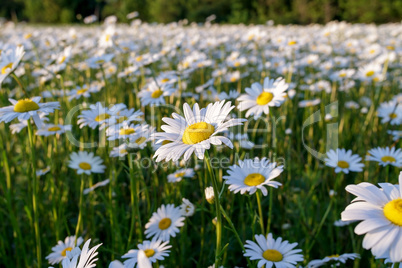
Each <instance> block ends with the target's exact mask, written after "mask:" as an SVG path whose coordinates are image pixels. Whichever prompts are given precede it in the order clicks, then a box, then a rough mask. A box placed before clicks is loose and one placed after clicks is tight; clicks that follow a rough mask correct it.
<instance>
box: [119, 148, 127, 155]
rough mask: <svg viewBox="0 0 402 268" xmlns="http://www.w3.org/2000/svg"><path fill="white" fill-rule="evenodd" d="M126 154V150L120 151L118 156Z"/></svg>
mask: <svg viewBox="0 0 402 268" xmlns="http://www.w3.org/2000/svg"><path fill="white" fill-rule="evenodd" d="M126 153H128V152H127V150H126V149H121V150H120V154H126Z"/></svg>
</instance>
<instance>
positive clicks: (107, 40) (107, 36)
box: [105, 34, 110, 42]
mask: <svg viewBox="0 0 402 268" xmlns="http://www.w3.org/2000/svg"><path fill="white" fill-rule="evenodd" d="M109 40H110V34H107V35H106V36H105V41H106V42H109Z"/></svg>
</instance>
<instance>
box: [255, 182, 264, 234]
mask: <svg viewBox="0 0 402 268" xmlns="http://www.w3.org/2000/svg"><path fill="white" fill-rule="evenodd" d="M255 195H256V197H257V205H258V214H259V216H260V217H259V218H260V225H261V233H262V234H263V235H264V236H265V228H264V217H263V215H262V206H261V193H260V191H258V190H257V192H256V193H255Z"/></svg>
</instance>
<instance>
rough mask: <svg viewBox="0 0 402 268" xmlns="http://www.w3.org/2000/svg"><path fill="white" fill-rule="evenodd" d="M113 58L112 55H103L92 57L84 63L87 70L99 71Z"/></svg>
mask: <svg viewBox="0 0 402 268" xmlns="http://www.w3.org/2000/svg"><path fill="white" fill-rule="evenodd" d="M113 57H114V55H113V54H104V55H101V56H94V57H92V58H89V59H87V60H86V63H87V64H88V66H89V68H92V69H99V68H100V67H101V66H103V65H104V64H105V63H109V62H111V60H112V59H113Z"/></svg>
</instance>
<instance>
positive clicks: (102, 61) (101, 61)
mask: <svg viewBox="0 0 402 268" xmlns="http://www.w3.org/2000/svg"><path fill="white" fill-rule="evenodd" d="M104 62H105V61H104V60H97V61H96V62H95V63H97V64H102V63H104Z"/></svg>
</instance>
